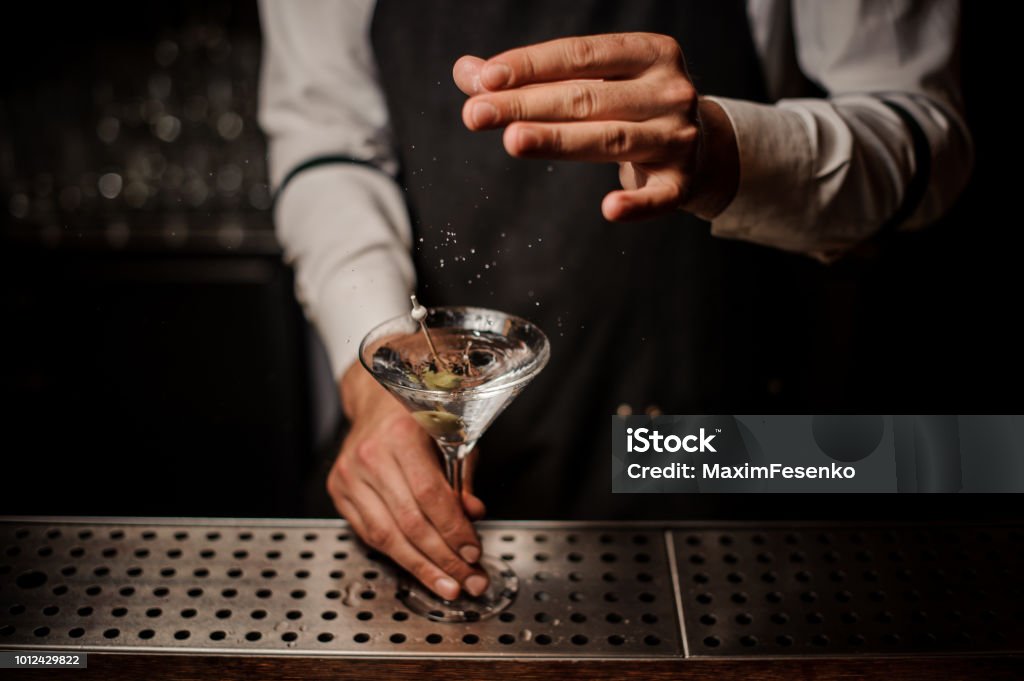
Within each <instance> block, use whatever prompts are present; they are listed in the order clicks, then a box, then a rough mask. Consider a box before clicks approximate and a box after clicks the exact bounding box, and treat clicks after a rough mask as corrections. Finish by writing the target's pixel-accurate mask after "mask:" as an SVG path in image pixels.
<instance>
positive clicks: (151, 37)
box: [0, 1, 1024, 518]
mask: <svg viewBox="0 0 1024 681" xmlns="http://www.w3.org/2000/svg"><path fill="white" fill-rule="evenodd" d="M990 11H991V10H990V8H986V7H983V6H980V5H979V4H978V3H969V4H968V6H967V7H965V9H964V12H965V14H964V34H963V41H962V43H963V72H964V90H965V95H966V99H967V106H968V116H969V120H970V124H971V127H972V130H973V132H974V136H975V143H976V147H977V163H976V168H975V172H974V176H973V179H972V181H971V185H970V187H969V188H968V190H967V192H966V193H965V194H964V196H963V197H962V198H961V199H960V201H959V203H958V204H957V206H956V208H955V210H954V211H953V212H952V214H951V215H950V216H949V217H948V218H947V219H946V220H944V221H943V222H942V223H940V224H938V225H935V226H933V227H932V228H930V229H929V230H927V231H925V232H922V233H920V234H913V235H900V236H898V237H897V238H895V239H893V240H891V241H890V242H887V243H885V244H879V245H878V247H877V248H874V249H871V250H874V251H875V253H874V254H873V255H870V256H860V258H859V260H860V261H859V262H858V263H857V265H856V266H858V267H864V266H868V267H870V268H872V269H873V270H874V276H873V277H872V278H871V284H870V286H869V290H868V291H867V292H866V293H867V295H865V296H863V299H864V301H865V302H864V303H862V304H861V307H859V308H858V309H857V310H854V311H852V312H851V314H850V315H849V317H848V318H849V319H850V320H851V323H850V324H849V326H846V327H844V326H843V325H837V326H836V333H841V334H843V335H844V338H846V339H847V342H848V347H849V352H850V353H851V354H852V355H853V356H854V358H855V361H854V368H855V371H854V372H853V373H852V376H851V377H849V378H848V380H849V381H850V383H849V391H848V393H847V394H846V397H844V395H843V394H842V393H840V394H839V395H838V397H837V398H835V399H834V400H833V401H832V404H833V405H834V406H835V407H836V411H847V412H854V413H857V412H865V413H895V414H899V413H934V414H942V413H1019V412H1020V407H1021V398H1020V396H1019V391H1020V385H1021V378H1024V362H1022V359H1021V356H1020V354H1021V348H1022V347H1024V339H1022V338H1021V337H1020V333H1019V331H1018V329H1019V327H1020V325H1019V323H1018V321H1019V317H1020V312H1019V310H1020V308H1021V303H1020V294H1021V292H1022V290H1024V286H1022V283H1021V273H1020V272H1021V270H1020V268H1019V266H1018V264H1017V262H1016V261H1017V258H1018V254H1019V253H1021V251H1022V248H1021V247H1022V246H1024V234H1022V229H1021V227H1020V224H1019V219H1018V218H1017V217H1016V210H1015V208H1016V206H1014V202H1015V199H1016V196H1017V194H1018V193H1019V189H1018V188H1017V187H1016V186H1012V187H1011V181H1013V179H1014V176H1015V173H1014V174H1010V173H1007V172H1005V171H1004V170H1002V169H1005V168H1010V167H1012V166H1011V165H1010V163H1011V162H1012V161H1014V160H1016V159H1017V158H1018V150H1019V142H1018V141H1017V139H1016V138H1013V139H1010V138H1011V137H1012V132H1011V131H1012V123H1011V121H1012V118H1013V117H1012V112H1011V111H1010V105H1009V104H1008V101H1009V100H1008V98H1009V97H1012V96H1013V88H1014V86H1013V83H1012V82H1011V81H1009V80H1007V81H1006V86H1005V89H998V90H995V91H993V90H992V89H991V87H992V86H991V84H992V83H998V82H999V80H998V79H997V78H993V76H992V74H991V73H989V71H990V70H992V69H1000V68H1002V69H1005V65H1004V66H1002V67H1001V66H1000V64H1003V63H1004V61H1005V56H1004V54H1003V53H1004V52H1005V45H1007V44H1012V40H1011V38H1010V36H1009V35H1003V33H1008V31H1009V29H1008V28H1002V23H1003V22H1000V20H999V17H997V16H992V15H990V14H989V13H988V12H990ZM5 13H7V16H6V18H5V20H4V21H3V28H2V29H0V36H2V38H0V55H2V58H3V64H4V72H3V76H2V80H0V280H2V284H0V328H2V329H3V332H2V334H0V338H2V340H0V381H2V387H0V390H2V398H3V400H2V409H3V412H2V414H3V420H2V423H3V429H2V431H0V451H2V456H3V459H4V467H3V469H2V474H0V480H2V483H0V484H2V488H0V495H2V496H0V498H2V502H0V513H4V514H9V513H46V514H84V515H90V514H97V515H99V514H117V515H130V514H138V515H191V516H202V515H226V516H247V515H252V516H292V515H296V516H299V515H308V514H314V515H321V514H326V513H329V506H328V505H327V504H326V498H325V495H324V494H323V492H322V489H323V485H322V476H323V472H324V470H323V469H324V466H325V465H326V462H327V461H328V460H329V458H330V456H331V455H332V454H333V452H334V451H335V447H336V442H337V438H338V435H337V430H336V428H335V427H334V425H335V420H334V418H333V416H334V412H333V410H334V409H335V407H334V405H331V404H330V403H329V402H327V401H325V400H324V399H323V396H324V395H325V393H326V394H327V395H329V394H330V391H331V387H330V385H329V375H327V374H326V368H325V365H324V364H323V357H322V355H321V354H319V353H320V351H319V348H318V346H317V344H316V341H315V339H314V338H313V336H312V334H311V332H310V330H309V328H308V327H307V325H306V324H305V322H304V321H303V319H302V316H301V312H300V311H299V310H298V308H297V306H296V304H295V302H294V299H293V295H292V281H291V274H290V272H289V271H288V269H287V268H286V267H285V266H284V265H282V264H281V261H280V253H279V250H278V248H277V245H276V243H275V242H274V239H273V235H272V230H271V225H270V219H269V213H268V208H269V205H270V199H269V195H268V192H267V187H266V171H265V158H264V157H265V150H264V146H263V140H262V137H261V136H260V133H259V130H258V125H257V122H256V119H255V114H256V78H257V75H258V65H259V27H258V18H257V14H256V7H255V3H252V2H240V1H232V2H223V1H222V2H202V3H201V2H181V3H137V2H136V3H127V2H107V3H98V4H97V3H76V4H74V5H64V4H56V3H34V4H33V5H31V6H19V7H18V8H17V9H13V10H9V11H8V10H5ZM684 49H685V46H684ZM983 84H987V85H983ZM1000 155H1003V156H1004V158H1000ZM865 258H866V261H865V260H864V259H865ZM325 386H326V387H325ZM865 396H866V397H865ZM816 407H818V408H820V407H819V405H815V404H808V405H806V408H805V409H804V411H805V413H812V412H814V411H817V410H818V408H816ZM602 465H603V464H602ZM1016 499H1017V497H1015V496H1012V495H985V496H982V495H957V496H955V497H950V496H946V495H943V496H939V495H933V496H930V497H923V496H922V497H896V496H885V495H880V496H877V497H872V498H868V497H866V496H863V495H861V496H857V497H855V498H854V497H849V498H844V497H842V496H834V497H811V496H809V495H792V496H788V497H773V498H772V499H770V503H765V500H763V499H758V498H757V497H756V496H754V495H747V496H745V497H744V496H737V497H736V498H735V499H734V500H730V503H729V504H728V506H727V508H728V510H723V508H724V507H723V505H722V504H717V505H715V509H716V510H714V511H709V513H714V514H716V515H723V514H726V515H733V516H737V517H766V516H768V517H771V516H776V517H802V518H806V517H810V516H819V517H876V518H887V517H945V518H969V517H970V518H975V517H982V516H994V517H1007V516H1013V517H1019V516H1020V515H1021V510H1020V504H1019V502H1017V501H1016ZM523 515H524V516H528V515H529V509H528V508H524V509H523Z"/></svg>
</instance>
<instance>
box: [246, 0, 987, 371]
mask: <svg viewBox="0 0 1024 681" xmlns="http://www.w3.org/2000/svg"><path fill="white" fill-rule="evenodd" d="M373 10H374V0H303V1H302V2H284V1H281V0H260V15H261V20H262V26H263V35H264V60H263V72H262V76H261V90H260V122H261V124H262V126H263V128H264V130H265V132H266V133H267V136H268V138H269V142H270V177H271V184H272V186H273V187H277V186H278V185H279V184H280V183H281V181H282V180H283V179H284V177H285V176H286V175H287V174H288V172H289V171H290V170H292V169H293V168H295V167H296V166H298V165H299V164H301V163H302V162H304V161H307V160H309V159H311V158H314V157H318V156H324V155H330V154H338V155H343V156H347V157H351V158H358V159H365V160H367V161H371V162H372V163H373V164H374V165H376V166H377V167H378V168H381V169H383V170H384V171H385V172H383V173H381V172H378V171H377V170H374V169H372V168H368V167H364V166H361V165H357V164H334V165H324V166H318V167H314V168H311V169H309V170H306V171H304V172H302V173H299V174H298V175H296V176H295V178H294V179H293V180H292V181H290V182H289V183H288V185H287V187H286V188H285V191H283V192H282V193H281V194H280V196H279V197H278V202H277V204H276V209H275V222H276V225H277V235H278V238H279V240H280V242H281V244H282V246H283V248H284V251H285V257H286V259H287V260H288V262H290V263H291V264H292V265H293V266H294V268H295V271H296V288H297V295H298V298H299V300H300V301H301V302H302V304H303V307H304V309H305V310H306V314H307V316H308V317H309V318H310V320H311V321H312V322H313V323H314V324H315V325H316V326H317V328H318V331H319V332H320V335H321V337H322V338H323V340H324V343H325V345H326V347H327V350H328V355H329V356H330V359H331V364H332V368H333V370H334V373H335V375H336V376H338V377H340V376H341V374H342V373H344V371H345V370H346V369H347V368H348V367H349V366H350V365H351V363H352V362H353V361H354V360H355V359H356V352H357V348H358V346H359V342H360V340H361V339H362V337H363V336H364V335H365V334H366V332H367V331H368V330H369V329H370V328H372V327H373V326H374V325H375V324H377V323H379V322H381V321H383V320H385V319H388V318H390V317H394V316H397V315H399V314H402V313H403V312H406V311H408V309H409V298H408V295H409V293H410V291H411V290H412V289H413V287H414V285H415V272H414V269H413V264H412V256H411V241H412V228H411V225H410V224H409V218H408V213H407V210H406V207H405V203H404V199H403V196H402V190H401V188H400V187H399V186H398V184H397V183H396V182H395V181H394V180H393V179H391V178H390V177H389V175H388V174H391V175H394V174H395V172H396V171H397V161H396V154H395V151H394V144H395V141H394V140H393V139H392V134H391V130H390V127H389V122H388V112H387V107H386V105H385V102H384V96H383V93H382V90H381V88H380V86H379V84H378V83H377V81H376V70H375V65H374V58H373V50H372V47H371V45H370V38H369V24H370V21H371V19H372V17H373ZM552 11H557V9H554V8H553V9H552ZM747 13H748V16H749V17H750V24H751V30H752V33H753V38H754V43H755V46H756V48H757V52H758V56H759V58H760V61H761V64H762V68H763V71H764V76H765V80H766V83H767V86H768V91H769V94H770V96H771V97H772V99H776V100H777V101H776V103H775V104H773V105H764V104H756V103H752V102H746V101H740V100H734V99H726V98H715V100H716V101H717V102H718V103H719V104H720V105H721V106H722V107H723V109H724V110H725V112H726V114H727V115H728V116H729V119H730V120H731V121H732V124H733V127H734V129H735V131H736V139H737V143H738V147H739V156H740V179H739V187H738V190H737V192H736V196H735V198H734V199H733V200H732V202H731V203H730V204H729V206H727V207H726V209H725V210H724V211H723V212H722V213H721V214H720V215H718V216H717V217H715V218H714V219H713V220H712V222H711V232H712V234H714V235H716V236H719V237H723V238H733V239H744V240H747V241H751V242H754V243H758V244H763V245H765V246H770V247H775V248H781V249H785V250H789V251H794V252H800V253H807V254H809V255H814V256H817V257H819V258H822V259H828V258H831V257H834V256H835V255H837V254H840V253H842V252H843V251H845V250H847V249H849V248H850V247H852V246H854V245H856V244H857V243H859V242H861V241H863V240H864V239H865V238H867V237H868V236H870V235H872V234H873V233H874V232H876V231H877V230H878V229H879V228H880V227H881V226H882V225H883V224H885V223H886V222H887V220H889V219H890V217H892V216H893V214H894V213H896V211H897V210H898V209H899V207H900V205H901V203H902V201H903V198H904V196H905V194H906V192H907V189H908V186H909V185H910V183H911V181H912V179H913V178H914V173H915V170H916V166H917V160H916V159H915V157H914V144H913V139H912V135H911V132H910V130H909V129H908V126H907V125H906V124H904V122H903V121H902V120H901V119H900V117H899V115H898V114H897V113H896V112H895V111H894V110H893V109H892V108H891V107H890V106H887V104H886V102H891V103H894V104H896V105H898V106H900V107H902V108H903V110H905V111H906V112H907V113H909V114H910V115H911V116H912V117H913V120H914V121H915V122H916V123H917V125H918V126H919V128H920V130H921V131H922V132H923V133H924V136H925V137H926V138H927V140H928V143H929V146H930V150H931V164H930V165H931V171H930V174H929V177H928V184H927V186H926V188H925V191H924V195H923V198H922V199H921V201H920V203H919V204H918V206H917V208H916V210H914V212H913V214H912V215H910V216H909V218H908V219H907V220H906V221H905V222H904V223H903V225H902V228H904V229H913V228H917V227H921V226H923V225H926V224H928V223H929V222H932V221H934V220H935V219H937V218H938V217H940V216H941V215H942V214H943V213H944V212H945V211H946V210H947V209H948V208H949V207H950V205H951V204H952V202H953V201H954V200H955V198H956V197H957V195H958V194H959V193H960V191H961V190H962V189H963V187H964V185H965V184H966V182H967V178H968V176H969V175H970V168H971V164H972V160H973V149H972V146H971V140H970V134H969V132H968V130H967V128H966V125H965V123H964V120H963V116H962V102H961V101H960V89H959V83H958V80H957V64H956V53H957V41H956V35H957V30H958V25H959V13H960V10H959V3H958V2H957V1H956V0H918V1H915V0H831V1H826V0H747ZM793 45H795V48H796V49H795V57H796V59H795V63H794V60H793V58H792V57H793V50H792V46H793ZM682 48H683V52H684V54H685V52H686V45H682ZM477 56H480V57H484V58H487V57H489V56H492V55H477ZM800 72H802V73H803V75H805V76H806V77H807V78H809V79H811V80H812V81H814V82H815V83H817V84H818V85H820V86H821V87H822V88H823V89H824V90H825V91H826V92H828V98H827V99H807V98H803V99H799V98H790V95H791V93H793V92H794V90H793V84H794V83H796V82H799V80H800V78H799V77H800ZM451 87H455V85H454V84H452V85H451ZM702 94H704V95H708V96H712V97H713V95H714V93H713V92H708V93H702ZM455 124H461V123H458V122H456V123H455ZM623 229H629V227H628V226H623Z"/></svg>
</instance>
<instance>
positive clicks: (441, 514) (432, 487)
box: [400, 456, 481, 563]
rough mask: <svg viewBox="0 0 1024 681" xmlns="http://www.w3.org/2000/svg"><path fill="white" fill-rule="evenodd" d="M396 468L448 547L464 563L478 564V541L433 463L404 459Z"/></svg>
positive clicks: (418, 458)
mask: <svg viewBox="0 0 1024 681" xmlns="http://www.w3.org/2000/svg"><path fill="white" fill-rule="evenodd" d="M400 468H401V472H402V475H403V476H404V478H405V481H406V484H407V485H408V486H409V489H410V490H412V496H413V498H414V499H415V500H416V502H417V503H418V505H419V507H420V508H421V509H422V510H423V512H424V513H425V514H426V516H427V518H428V519H429V520H430V522H431V524H433V526H434V527H435V528H437V531H438V532H440V533H441V536H442V537H444V540H445V542H446V543H447V544H448V546H450V547H451V548H452V549H453V550H454V551H456V552H457V553H458V554H459V555H460V556H462V558H463V559H464V560H466V562H469V563H475V562H477V561H478V560H480V553H481V549H480V540H479V538H477V535H476V531H475V530H474V529H473V526H472V525H471V524H470V522H469V519H468V518H466V514H465V513H464V512H463V510H462V504H460V503H459V499H457V498H456V496H455V492H454V491H453V490H452V488H451V485H449V484H448V481H447V480H445V478H444V475H442V474H441V469H440V468H439V467H438V465H437V461H436V459H431V460H427V459H426V458H425V457H421V456H406V457H403V458H402V465H401V466H400Z"/></svg>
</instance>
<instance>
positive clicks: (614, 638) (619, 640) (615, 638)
mask: <svg viewBox="0 0 1024 681" xmlns="http://www.w3.org/2000/svg"><path fill="white" fill-rule="evenodd" d="M625 642H626V639H625V637H623V636H620V635H619V634H612V635H611V636H609V637H608V643H611V644H612V645H613V646H621V645H622V644H623V643H625Z"/></svg>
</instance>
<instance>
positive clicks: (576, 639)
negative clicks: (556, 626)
mask: <svg viewBox="0 0 1024 681" xmlns="http://www.w3.org/2000/svg"><path fill="white" fill-rule="evenodd" d="M569 640H570V641H572V642H573V644H574V645H578V646H585V645H587V642H588V641H589V640H590V639H588V638H587V637H586V636H584V635H583V634H575V635H573V637H572V638H570V639H569Z"/></svg>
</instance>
